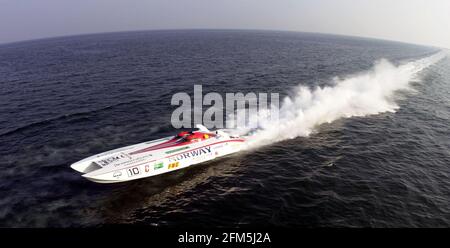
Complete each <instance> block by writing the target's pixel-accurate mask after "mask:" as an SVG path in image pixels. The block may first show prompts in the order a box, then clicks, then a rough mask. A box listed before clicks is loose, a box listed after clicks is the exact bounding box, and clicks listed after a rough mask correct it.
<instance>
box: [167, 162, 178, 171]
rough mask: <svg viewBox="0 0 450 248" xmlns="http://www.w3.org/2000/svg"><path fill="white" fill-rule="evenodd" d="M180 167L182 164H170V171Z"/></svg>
mask: <svg viewBox="0 0 450 248" xmlns="http://www.w3.org/2000/svg"><path fill="white" fill-rule="evenodd" d="M179 165H180V162H174V163H170V164H169V166H168V167H169V170H170V169H174V168H177V167H178V166H179Z"/></svg>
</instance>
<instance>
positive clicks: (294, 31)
mask: <svg viewBox="0 0 450 248" xmlns="http://www.w3.org/2000/svg"><path fill="white" fill-rule="evenodd" d="M158 31H261V32H264V31H265V32H291V33H306V34H318V35H333V36H341V37H348V38H358V39H368V40H378V41H387V42H394V43H402V44H407V45H416V46H425V47H430V48H437V49H450V48H446V47H438V46H435V45H428V44H419V43H412V42H407V41H401V40H393V39H386V38H379V37H370V36H358V35H349V34H340V33H324V32H312V31H301V30H288V29H256V28H167V29H135V30H118V31H104V32H103V31H101V32H86V33H75V34H68V35H56V36H45V37H40V38H32V39H25V40H16V41H8V42H5V43H0V46H5V45H6V46H7V45H13V44H17V43H26V42H33V41H40V40H51V39H60V38H69V37H77V36H88V35H101V34H114V33H134V32H136V33H137V32H158Z"/></svg>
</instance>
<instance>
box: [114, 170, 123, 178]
mask: <svg viewBox="0 0 450 248" xmlns="http://www.w3.org/2000/svg"><path fill="white" fill-rule="evenodd" d="M121 176H122V172H120V171H115V172H114V174H113V177H115V178H119V177H121Z"/></svg>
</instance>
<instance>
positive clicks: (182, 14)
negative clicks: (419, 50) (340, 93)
mask: <svg viewBox="0 0 450 248" xmlns="http://www.w3.org/2000/svg"><path fill="white" fill-rule="evenodd" d="M181 28H230V29H271V30H292V31H307V32H320V33H334V34H346V35H355V36H364V37H376V38H383V39H390V40H398V41H405V42H412V43H418V44H427V45H434V46H440V47H446V48H450V0H0V43H5V42H11V41H18V40H27V39H35V38H43V37H52V36H62V35H71V34H83V33H97V32H111V31H126V30H150V29H181Z"/></svg>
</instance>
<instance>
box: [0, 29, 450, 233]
mask: <svg viewBox="0 0 450 248" xmlns="http://www.w3.org/2000/svg"><path fill="white" fill-rule="evenodd" d="M447 54H448V52H447V51H441V50H439V49H437V48H430V47H423V46H417V45H410V44H404V43H396V42H387V41H381V40H371V39H362V38H354V37H343V36H331V35H322V34H308V33H295V32H274V31H235V30H220V31H219V30H180V31H148V32H124V33H108V34H95V35H84V36H73V37H60V38H52V39H43V40H35V41H26V42H18V43H12V44H3V45H0V195H1V197H0V226H2V227H73V226H74V227H79V226H82V227H85V226H102V225H108V224H118V223H119V224H123V223H125V224H138V225H149V226H169V227H174V226H200V227H245V226H283V227H449V226H450V204H449V203H450V180H449V179H450V127H449V123H450V58H449V57H448V56H447ZM194 84H202V85H203V91H204V92H205V93H206V92H212V91H214V92H219V93H225V92H243V93H246V92H278V93H280V95H281V96H282V100H283V101H282V112H281V115H280V117H281V118H280V120H281V122H280V123H265V125H264V126H263V127H261V128H260V129H259V130H258V132H256V133H252V135H253V139H254V140H257V141H258V142H257V143H258V145H254V146H252V148H251V149H249V150H247V151H244V152H242V153H239V154H235V155H233V156H230V157H227V158H223V159H220V160H215V161H212V162H208V163H204V164H201V165H197V166H194V167H191V168H188V169H185V170H181V171H176V172H173V173H169V174H165V175H161V176H157V177H153V178H146V179H142V180H136V181H131V182H127V183H120V184H111V185H102V184H96V183H93V182H89V181H87V180H85V179H84V178H82V177H81V176H80V175H79V174H78V173H76V172H75V171H74V170H72V169H71V168H70V167H69V166H70V164H71V163H73V162H76V161H78V160H80V159H83V158H85V157H87V156H90V155H93V154H96V153H99V152H103V151H106V150H110V149H114V148H118V147H121V146H125V145H130V144H134V143H138V142H142V141H147V140H152V139H156V138H160V137H165V136H168V135H172V134H174V133H176V132H177V131H178V130H176V129H174V128H173V127H172V126H171V124H170V117H171V114H172V111H173V110H174V109H175V108H176V106H171V105H170V99H171V96H172V95H173V94H174V93H177V92H182V91H184V92H189V93H192V92H193V85H194ZM241 131H242V132H244V133H245V132H246V130H241ZM261 144H263V145H261Z"/></svg>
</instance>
